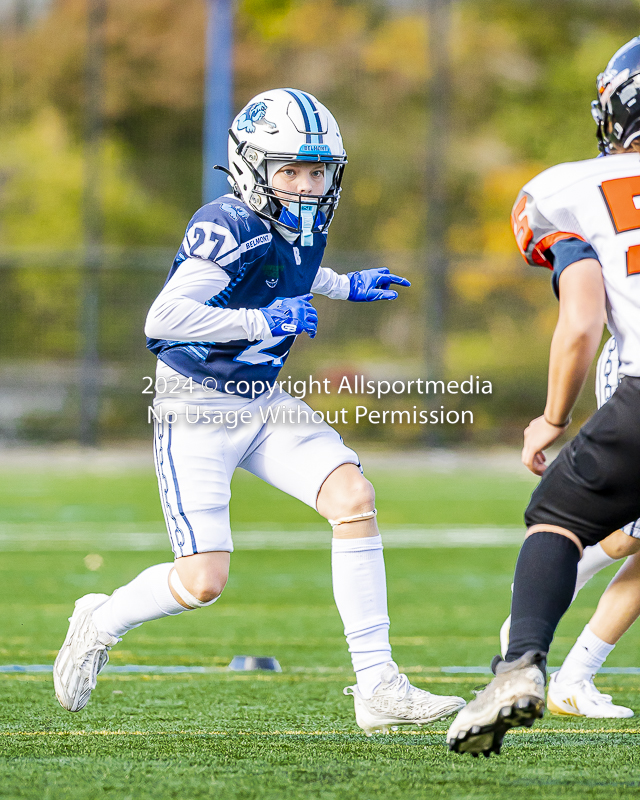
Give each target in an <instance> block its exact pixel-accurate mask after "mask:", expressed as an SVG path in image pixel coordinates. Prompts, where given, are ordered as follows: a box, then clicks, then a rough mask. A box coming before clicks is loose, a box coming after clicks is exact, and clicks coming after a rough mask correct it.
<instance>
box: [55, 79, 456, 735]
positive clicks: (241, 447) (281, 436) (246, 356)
mask: <svg viewBox="0 0 640 800" xmlns="http://www.w3.org/2000/svg"><path fill="white" fill-rule="evenodd" d="M345 164H346V153H345V151H344V147H343V144H342V138H341V136H340V130H339V128H338V125H337V123H336V121H335V119H334V118H333V116H332V114H331V113H330V112H329V111H328V109H327V108H325V106H323V105H322V104H321V103H319V102H318V101H317V100H316V98H315V97H313V96H312V95H310V94H308V93H306V92H302V91H299V90H297V89H274V90H272V91H268V92H263V93H262V94H260V95H258V96H257V97H254V98H253V99H252V100H251V101H250V102H249V103H248V104H247V106H245V108H244V109H243V110H242V111H241V112H240V114H238V116H237V117H236V118H235V120H234V121H233V123H232V126H231V129H230V131H229V169H228V170H226V171H227V172H228V175H229V182H230V184H231V186H232V189H233V192H232V193H230V194H228V195H224V196H223V197H220V198H218V199H217V200H214V201H213V202H211V203H208V204H207V205H205V206H204V207H203V208H201V209H200V210H199V211H198V212H196V214H195V215H194V217H193V218H192V220H191V221H190V223H189V225H188V227H187V231H186V235H185V238H184V240H183V243H182V246H181V247H180V250H179V251H178V254H177V256H176V258H175V260H174V262H173V266H172V268H171V270H170V272H169V277H168V279H167V282H166V283H165V286H164V288H163V290H162V291H161V292H160V294H159V296H158V298H157V299H156V301H155V302H154V303H153V305H152V307H151V310H150V312H149V315H148V318H147V323H146V327H145V331H146V333H147V337H148V339H147V346H148V347H149V349H150V350H151V351H152V352H153V353H154V354H155V355H156V356H157V357H158V370H157V376H158V380H157V393H156V398H155V402H154V410H155V423H154V424H155V440H154V443H155V451H154V452H155V464H156V471H157V476H158V486H159V489H160V497H161V501H162V507H163V511H164V515H165V519H166V523H167V529H168V532H169V537H170V540H171V545H172V547H173V550H174V555H175V561H174V562H171V563H165V564H157V565H156V566H153V567H150V568H149V569H147V570H145V571H144V572H142V573H141V574H140V575H138V577H136V578H134V580H133V581H131V583H129V584H127V585H126V586H123V587H121V588H119V589H117V590H116V591H115V592H114V593H113V594H112V595H111V596H110V597H108V596H107V595H87V596H85V597H83V598H81V599H80V600H78V601H77V603H76V608H75V611H74V613H73V616H72V617H71V619H70V623H71V624H70V627H69V632H68V634H67V638H66V640H65V642H64V644H63V647H62V649H61V650H60V653H59V654H58V657H57V659H56V662H55V665H54V684H55V688H56V695H57V697H58V700H59V701H60V703H61V705H62V706H63V707H64V708H66V709H68V710H69V711H79V710H80V709H81V708H83V707H84V706H85V705H86V704H87V702H88V701H89V696H90V694H91V691H92V689H93V688H95V686H96V677H97V674H98V673H99V672H100V670H101V669H102V668H103V667H104V665H105V664H106V663H107V660H108V650H109V649H110V648H111V647H112V646H113V645H115V644H117V642H119V641H120V639H121V637H122V636H124V635H125V634H126V633H127V631H129V630H131V629H132V628H135V627H138V626H139V625H141V624H143V623H144V622H146V621H148V620H152V619H159V618H161V617H166V616H171V615H176V614H182V613H183V612H185V611H187V610H193V609H198V608H202V607H203V606H210V605H212V604H213V603H215V601H216V600H217V599H218V597H219V596H220V594H221V593H222V591H223V589H224V586H225V584H226V581H227V576H228V573H229V562H230V553H231V552H232V550H233V543H232V538H231V528H230V523H229V499H230V496H231V492H230V482H231V477H232V475H233V472H234V470H235V468H236V467H238V466H240V467H242V468H244V469H246V470H248V471H249V472H252V473H253V474H254V475H257V476H258V477H260V478H262V479H263V480H265V481H267V482H268V483H270V484H271V485H273V486H276V487H277V488H279V489H282V490H283V491H285V492H287V493H288V494H290V495H293V496H294V497H297V498H299V499H300V500H302V501H303V502H304V503H307V504H308V505H310V506H311V507H312V508H315V509H317V511H318V512H319V513H320V514H321V515H323V516H324V517H326V518H327V519H328V521H329V523H330V524H331V526H332V528H333V541H332V574H333V590H334V597H335V600H336V604H337V606H338V610H339V612H340V615H341V617H342V621H343V623H344V630H345V635H346V638H347V643H348V646H349V651H350V653H351V658H352V663H353V667H354V671H355V673H356V679H357V683H356V685H355V686H351V687H347V689H346V690H345V694H346V693H349V694H352V695H353V697H354V702H355V711H356V721H357V723H358V725H359V726H360V727H361V728H363V729H364V730H365V732H367V733H371V732H372V731H375V730H387V729H388V728H389V727H390V726H396V725H406V724H425V723H427V722H432V721H433V720H436V719H440V718H442V717H446V716H449V715H450V714H452V713H455V712H456V711H457V710H459V709H460V708H461V707H462V706H463V705H464V700H462V699H461V698H459V697H444V696H439V695H434V694H431V693H430V692H426V691H423V690H422V689H418V688H416V687H414V686H412V685H411V684H410V683H409V681H408V680H407V677H406V676H405V675H402V674H400V673H399V671H398V668H397V666H396V664H395V663H394V662H393V660H392V658H391V646H390V644H389V617H388V614H387V596H386V584H385V570H384V560H383V555H382V541H381V538H380V534H379V532H378V527H377V524H376V510H375V507H374V492H373V487H372V486H371V484H370V483H369V481H367V480H366V478H365V477H364V475H363V474H362V470H361V468H360V465H359V462H358V457H357V455H356V454H355V453H354V452H353V450H350V449H349V448H347V447H346V446H345V444H344V443H343V441H342V439H341V437H340V436H339V435H338V433H337V432H336V431H335V430H334V429H333V428H331V427H329V425H327V424H326V423H325V422H324V421H323V420H322V418H321V417H318V416H317V415H314V412H313V410H312V409H311V408H310V407H309V406H308V405H307V404H306V403H304V402H303V401H302V400H297V399H294V398H293V397H291V396H290V395H289V394H287V393H286V392H285V391H283V390H282V388H281V387H279V386H278V384H277V377H278V373H279V372H280V370H281V368H282V366H283V364H284V362H285V360H286V358H287V356H288V354H289V350H290V349H291V347H292V346H293V344H294V342H295V339H296V337H297V336H298V335H299V334H301V333H304V332H306V333H307V334H308V335H309V336H310V337H311V338H313V337H314V336H315V334H316V329H317V323H318V316H317V313H316V310H315V309H314V307H313V306H312V304H311V302H310V301H311V299H312V293H313V292H316V293H318V294H324V295H327V296H329V297H331V298H334V299H338V300H350V301H352V302H370V301H376V300H393V299H395V298H396V297H397V296H398V294H397V292H396V291H394V290H393V289H392V288H391V287H392V286H393V285H400V286H409V282H408V281H407V280H405V279H404V278H400V277H398V276H395V275H391V274H390V273H389V270H387V269H370V270H363V271H361V272H354V273H349V274H348V275H339V274H337V273H335V272H333V271H332V270H330V269H324V268H322V267H321V266H320V264H321V261H322V256H323V253H324V248H325V245H326V236H327V231H328V228H329V224H330V222H331V219H332V217H333V213H334V211H335V208H336V206H337V204H338V198H339V194H340V183H341V179H342V172H343V169H344V165H345Z"/></svg>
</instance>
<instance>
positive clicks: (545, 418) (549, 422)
mask: <svg viewBox="0 0 640 800" xmlns="http://www.w3.org/2000/svg"><path fill="white" fill-rule="evenodd" d="M542 417H543V419H544V421H545V422H546V423H547V425H551V427H552V428H566V427H567V426H569V425H571V414H569V416H568V417H567V418H566V420H565V421H564V422H561V423H560V424H558V423H556V422H551V421H550V420H548V419H547V415H546V414H543V415H542Z"/></svg>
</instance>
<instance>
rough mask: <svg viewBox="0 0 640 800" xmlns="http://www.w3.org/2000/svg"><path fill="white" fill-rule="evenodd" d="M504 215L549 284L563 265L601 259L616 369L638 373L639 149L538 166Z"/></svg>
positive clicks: (639, 290)
mask: <svg viewBox="0 0 640 800" xmlns="http://www.w3.org/2000/svg"><path fill="white" fill-rule="evenodd" d="M511 220H512V224H513V230H514V233H515V236H516V240H517V242H518V247H519V248H520V252H521V253H522V255H523V256H524V258H525V260H526V261H527V262H528V263H529V264H531V265H532V266H543V267H548V268H549V269H552V270H554V288H556V291H557V285H558V284H557V280H558V278H559V275H560V272H561V271H562V269H563V268H564V267H566V266H569V264H570V263H573V262H575V261H579V260H580V259H583V258H589V257H592V258H597V259H598V260H599V261H600V264H601V265H602V274H603V277H604V284H605V290H606V294H607V318H608V327H609V330H610V331H611V333H612V334H613V335H614V336H615V337H616V341H617V342H618V348H619V354H620V373H621V375H633V376H640V154H638V153H623V154H620V155H614V156H606V157H604V158H594V159H590V160H588V161H576V162H573V163H568V164H559V165H558V166H555V167H551V169H548V170H545V172H542V173H540V175H538V176H537V177H535V178H534V179H533V180H532V181H529V183H527V184H526V186H525V187H524V188H523V189H522V191H521V192H520V194H519V195H518V198H517V200H516V203H515V206H514V208H513V212H512V216H511Z"/></svg>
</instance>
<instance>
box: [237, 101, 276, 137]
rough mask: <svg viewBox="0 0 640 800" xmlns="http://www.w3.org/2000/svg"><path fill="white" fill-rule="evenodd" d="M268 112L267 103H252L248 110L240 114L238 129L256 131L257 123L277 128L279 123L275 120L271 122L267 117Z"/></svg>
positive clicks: (248, 131) (249, 131)
mask: <svg viewBox="0 0 640 800" xmlns="http://www.w3.org/2000/svg"><path fill="white" fill-rule="evenodd" d="M266 113H267V104H266V103H262V102H260V103H252V104H251V105H250V106H249V107H248V108H247V110H246V111H244V112H243V113H242V114H241V115H240V119H239V120H238V130H239V131H247V133H255V130H256V125H268V126H269V127H270V128H276V127H277V125H276V124H275V122H269V120H268V119H265V116H266ZM274 133H275V131H274Z"/></svg>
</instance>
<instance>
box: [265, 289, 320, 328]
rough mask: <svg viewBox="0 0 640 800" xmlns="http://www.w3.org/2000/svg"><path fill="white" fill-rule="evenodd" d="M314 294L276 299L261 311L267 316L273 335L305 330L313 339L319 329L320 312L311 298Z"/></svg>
mask: <svg viewBox="0 0 640 800" xmlns="http://www.w3.org/2000/svg"><path fill="white" fill-rule="evenodd" d="M312 298H313V295H312V294H303V295H301V296H300V297H286V298H284V299H282V298H279V299H278V300H274V301H273V303H269V305H268V306H267V307H266V308H261V309H260V311H262V313H263V314H264V315H265V317H266V318H267V322H268V323H269V327H270V328H271V334H272V335H273V336H296V335H297V334H299V333H302V332H303V331H306V332H307V333H308V334H309V338H311V339H313V337H314V336H315V335H316V332H317V330H318V312H317V311H316V310H315V308H314V307H313V306H312V305H311V303H310V302H309V300H311V299H312Z"/></svg>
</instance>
